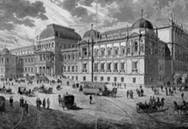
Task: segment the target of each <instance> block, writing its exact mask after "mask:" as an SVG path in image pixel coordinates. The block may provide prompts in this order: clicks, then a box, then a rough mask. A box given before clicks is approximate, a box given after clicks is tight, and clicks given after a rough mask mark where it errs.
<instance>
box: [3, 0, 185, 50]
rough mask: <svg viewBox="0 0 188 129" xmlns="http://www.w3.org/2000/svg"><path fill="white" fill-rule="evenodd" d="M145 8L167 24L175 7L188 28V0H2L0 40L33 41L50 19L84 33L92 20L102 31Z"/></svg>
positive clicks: (132, 18)
mask: <svg viewBox="0 0 188 129" xmlns="http://www.w3.org/2000/svg"><path fill="white" fill-rule="evenodd" d="M142 8H143V9H144V17H145V18H147V19H149V20H150V21H152V23H153V24H154V26H163V25H167V24H168V18H169V15H170V12H171V10H173V11H174V16H175V17H176V19H177V20H176V21H177V22H178V23H179V24H183V25H184V27H185V28H188V0H0V44H1V47H9V48H13V47H18V46H25V45H31V44H32V43H33V42H34V39H35V36H36V35H37V34H39V33H40V32H41V31H42V29H44V28H45V26H46V25H47V24H50V23H56V24H60V25H63V26H68V27H72V28H75V30H76V31H77V32H78V33H80V34H81V35H82V34H83V33H84V31H85V30H87V29H89V28H90V24H91V23H94V24H95V23H97V26H96V27H97V29H98V30H100V31H104V30H108V29H112V28H119V27H126V26H127V25H131V24H132V23H134V21H135V20H136V19H138V18H139V17H140V12H141V11H140V10H141V9H142ZM96 10H98V11H97V12H98V13H97V15H96ZM95 25H96V24H95ZM99 28H100V29H99Z"/></svg>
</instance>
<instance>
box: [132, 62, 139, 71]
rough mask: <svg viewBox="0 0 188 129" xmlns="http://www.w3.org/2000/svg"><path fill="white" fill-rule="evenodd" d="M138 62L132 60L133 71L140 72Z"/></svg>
mask: <svg viewBox="0 0 188 129" xmlns="http://www.w3.org/2000/svg"><path fill="white" fill-rule="evenodd" d="M137 65H138V62H137V61H133V62H132V72H138V66H137Z"/></svg>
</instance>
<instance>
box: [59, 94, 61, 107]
mask: <svg viewBox="0 0 188 129" xmlns="http://www.w3.org/2000/svg"><path fill="white" fill-rule="evenodd" d="M58 102H59V105H60V104H61V95H58Z"/></svg>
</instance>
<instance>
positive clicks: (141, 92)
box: [140, 88, 144, 97]
mask: <svg viewBox="0 0 188 129" xmlns="http://www.w3.org/2000/svg"><path fill="white" fill-rule="evenodd" d="M140 94H141V97H143V96H144V90H143V89H142V88H140Z"/></svg>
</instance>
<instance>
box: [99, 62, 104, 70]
mask: <svg viewBox="0 0 188 129" xmlns="http://www.w3.org/2000/svg"><path fill="white" fill-rule="evenodd" d="M100 70H101V72H104V63H101V68H100Z"/></svg>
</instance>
